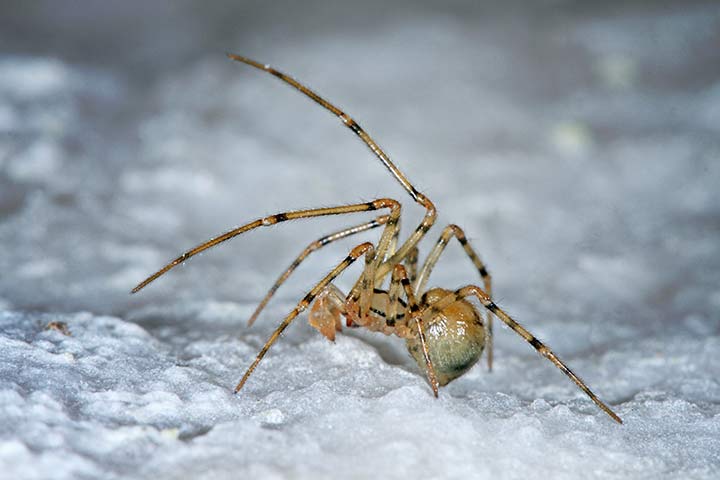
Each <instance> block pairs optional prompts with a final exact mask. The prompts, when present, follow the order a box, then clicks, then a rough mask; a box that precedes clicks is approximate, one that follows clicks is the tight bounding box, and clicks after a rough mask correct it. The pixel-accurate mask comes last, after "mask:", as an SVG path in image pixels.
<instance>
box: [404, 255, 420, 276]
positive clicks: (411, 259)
mask: <svg viewBox="0 0 720 480" xmlns="http://www.w3.org/2000/svg"><path fill="white" fill-rule="evenodd" d="M417 266H418V248H417V247H413V248H411V249H410V251H409V252H408V254H407V257H406V258H405V267H406V268H407V270H408V278H409V279H410V283H415V279H417V274H418V272H417Z"/></svg>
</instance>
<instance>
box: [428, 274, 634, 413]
mask: <svg viewBox="0 0 720 480" xmlns="http://www.w3.org/2000/svg"><path fill="white" fill-rule="evenodd" d="M471 295H474V296H476V297H477V298H478V300H480V303H481V304H482V305H483V306H484V307H485V308H487V309H488V310H489V311H491V312H492V313H493V314H494V315H496V316H497V317H498V318H499V319H500V320H502V321H503V322H505V324H506V325H507V326H508V327H510V328H512V329H513V330H514V331H515V333H517V334H518V335H520V336H521V337H523V338H524V339H525V341H526V342H528V343H529V344H530V345H532V347H533V348H534V349H535V350H537V351H538V353H539V354H540V355H542V356H543V357H545V358H547V359H548V360H550V361H551V362H552V363H554V364H555V366H556V367H557V368H559V369H560V370H561V371H562V372H563V373H564V374H565V375H567V376H568V377H569V378H570V380H572V381H573V382H575V385H577V386H578V387H579V388H580V390H582V391H583V392H585V394H586V395H587V396H588V397H590V399H591V400H592V401H593V402H595V404H596V405H597V406H598V407H600V408H601V409H602V410H603V411H604V412H605V413H607V414H608V415H609V416H610V418H612V419H613V420H615V421H616V422H618V423H622V420H621V419H620V417H619V416H618V415H617V414H616V413H615V412H613V411H612V410H611V409H610V407H608V406H607V405H606V404H605V403H603V402H602V401H601V400H600V399H599V398H598V397H597V396H596V395H595V394H594V393H593V392H592V391H591V390H590V389H589V388H588V386H587V385H586V384H585V382H583V381H582V380H581V379H580V377H578V376H577V375H575V374H574V373H573V372H572V370H570V368H568V366H567V365H565V363H563V362H562V361H561V360H560V359H559V358H558V357H557V356H556V355H555V353H553V351H552V350H550V348H549V347H547V346H546V345H545V344H544V343H542V342H541V341H540V340H538V339H537V338H535V336H534V335H533V334H532V333H530V332H529V331H527V330H526V329H525V328H523V326H522V325H520V324H519V323H518V322H516V321H515V320H513V319H512V318H510V316H509V315H508V314H507V313H505V312H504V311H503V310H502V309H500V307H498V306H497V305H496V304H495V303H494V302H493V301H492V299H491V298H490V295H488V294H487V293H485V292H484V291H483V290H482V289H481V288H480V287H478V286H476V285H468V286H466V287H463V288H460V289H458V290H455V291H454V292H452V293H450V294H448V295H446V296H445V297H443V298H441V299H440V300H438V301H437V302H435V303H433V304H432V306H430V307H427V308H425V310H424V311H423V312H421V313H420V315H421V316H423V317H426V318H427V317H428V316H432V315H434V314H435V313H436V312H437V311H439V310H442V309H443V308H444V307H446V306H448V305H450V304H451V303H453V302H456V301H458V300H461V299H463V298H465V297H469V296H471Z"/></svg>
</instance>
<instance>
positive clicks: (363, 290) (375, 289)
mask: <svg viewBox="0 0 720 480" xmlns="http://www.w3.org/2000/svg"><path fill="white" fill-rule="evenodd" d="M228 57H230V58H231V59H233V60H236V61H239V62H242V63H245V64H247V65H250V66H253V67H255V68H257V69H260V70H263V71H265V72H268V73H270V74H272V75H274V76H276V77H278V78H279V79H280V80H282V81H284V82H285V83H288V84H290V85H291V86H293V87H295V88H296V89H297V90H299V91H300V92H302V93H304V94H305V95H307V96H308V97H310V98H311V99H312V100H314V101H315V102H317V103H319V104H320V105H321V106H323V107H325V108H326V109H327V110H329V111H331V112H332V113H334V114H335V115H337V116H338V117H339V118H340V120H341V121H342V122H343V123H344V124H345V126H346V127H348V128H349V129H350V130H352V131H353V132H355V134H356V135H357V136H359V137H360V139H362V141H363V142H365V144H366V145H367V146H368V147H369V148H370V150H372V152H373V153H374V154H375V156H377V158H379V159H380V161H381V162H382V163H383V165H385V167H386V168H387V169H388V170H389V171H390V173H391V174H392V175H393V176H394V177H395V179H396V180H397V181H398V182H400V184H401V185H402V186H403V188H404V189H405V190H406V191H407V192H408V193H409V194H410V196H411V197H412V199H413V200H414V201H415V202H417V203H418V204H420V205H422V206H423V207H424V208H425V210H426V211H425V216H424V218H423V220H422V222H421V223H420V224H419V225H418V226H417V228H416V229H415V231H414V232H413V233H412V234H411V235H410V236H409V237H408V238H407V239H406V240H405V241H404V242H402V243H401V244H400V245H399V246H398V235H399V231H400V229H399V221H400V203H399V202H398V201H396V200H393V199H390V198H382V199H379V200H375V201H373V202H367V203H359V204H355V205H343V206H338V207H330V208H317V209H311V210H297V211H292V212H284V213H278V214H275V215H271V216H269V217H265V218H260V219H258V220H255V221H253V222H250V223H248V224H246V225H243V226H241V227H238V228H235V229H233V230H230V231H229V232H226V233H224V234H222V235H220V236H218V237H215V238H213V239H211V240H209V241H207V242H205V243H203V244H201V245H198V246H197V247H195V248H193V249H191V250H188V251H187V252H185V253H183V254H182V255H180V256H179V257H178V258H176V259H175V260H173V261H172V262H170V263H168V264H167V265H166V266H164V267H163V268H162V269H160V270H159V271H158V272H156V273H154V274H153V275H151V276H150V277H148V278H147V279H145V280H143V281H142V282H141V283H140V284H138V285H137V286H136V287H135V288H134V289H133V290H132V293H135V292H137V291H139V290H140V289H142V288H143V287H145V286H146V285H148V284H149V283H150V282H152V281H153V280H155V279H156V278H158V277H159V276H161V275H163V274H164V273H166V272H167V271H168V270H170V269H171V268H173V267H174V266H176V265H178V264H179V263H182V262H184V261H185V260H187V259H189V258H190V257H192V256H193V255H196V254H198V253H200V252H202V251H204V250H207V249H208V248H211V247H214V246H215V245H218V244H220V243H222V242H224V241H226V240H229V239H231V238H233V237H236V236H238V235H240V234H242V233H245V232H247V231H249V230H252V229H255V228H258V227H269V226H271V225H275V224H276V223H280V222H284V221H287V220H295V219H299V218H309V217H319V216H324V215H344V214H350V213H357V212H367V211H370V210H387V212H386V213H384V214H382V215H379V216H377V217H376V218H375V219H373V220H372V221H370V222H366V223H362V224H360V225H356V226H353V227H350V228H346V229H343V230H340V231H338V232H335V233H333V234H330V235H327V236H325V237H322V238H320V239H318V240H316V241H314V242H312V243H311V244H310V245H308V246H307V247H306V248H305V250H303V252H302V253H301V254H300V255H299V256H298V257H297V259H296V260H295V261H294V262H293V263H292V264H291V265H290V267H289V268H288V269H287V270H286V271H285V272H284V273H283V274H282V275H281V276H280V278H278V280H277V281H276V282H275V284H274V285H273V286H272V288H271V289H270V291H269V292H268V293H267V295H266V296H265V298H264V299H263V300H262V302H261V303H260V305H259V306H258V307H257V309H256V310H255V313H254V314H253V315H252V317H251V318H250V320H249V324H252V323H253V321H254V320H255V319H256V318H257V316H258V314H259V313H260V311H261V310H262V309H263V307H264V306H265V305H266V304H267V302H268V300H270V298H271V297H272V295H273V294H274V293H275V291H276V290H277V289H278V287H279V286H280V285H281V284H282V283H283V282H284V281H285V280H286V279H287V278H288V276H289V275H290V274H291V273H292V272H293V270H295V268H296V267H297V266H298V265H299V264H300V262H302V261H303V260H304V259H305V258H306V257H307V256H308V255H309V254H310V253H311V252H313V251H314V250H317V249H319V248H321V247H323V246H325V245H327V244H329V243H331V242H333V241H335V240H339V239H341V238H345V237H349V236H351V235H354V234H356V233H359V232H364V231H367V230H370V229H373V228H376V227H380V226H383V231H382V234H381V236H380V240H379V242H378V243H377V245H373V244H372V243H369V242H366V243H362V244H360V245H358V246H356V247H355V248H353V249H352V250H351V251H350V253H349V254H348V256H347V257H346V258H345V259H344V260H343V261H342V262H340V263H339V264H338V265H337V266H336V267H335V268H334V269H333V270H332V271H331V272H330V273H329V274H327V275H326V276H325V278H323V279H322V280H321V281H320V282H318V283H317V284H316V285H315V286H314V287H313V288H312V289H311V290H310V291H309V292H308V294H307V295H305V297H304V298H303V299H302V300H300V302H299V303H298V304H297V306H296V307H295V308H294V309H293V310H292V312H290V313H289V314H288V315H287V316H286V317H285V319H284V320H283V321H282V323H281V324H280V326H278V328H277V329H276V330H275V331H274V332H273V334H272V335H271V336H270V338H269V339H268V341H267V343H265V346H263V348H262V350H260V353H258V355H257V357H256V358H255V361H254V362H253V363H252V365H250V367H249V368H248V370H247V371H246V372H245V375H243V377H242V379H241V380H240V382H239V383H238V385H237V387H236V388H235V392H238V391H239V390H240V389H241V388H242V387H243V385H245V382H246V381H247V379H248V378H249V377H250V375H251V374H252V372H253V371H254V370H255V368H256V367H257V365H258V364H259V363H260V361H261V360H262V359H263V357H264V356H265V354H266V353H267V351H268V350H269V349H270V347H271V346H272V344H273V343H275V341H276V340H277V339H278V338H279V337H280V334H281V333H282V332H283V331H284V330H285V329H286V328H287V327H288V325H290V323H291V322H292V321H293V320H294V319H295V318H296V317H297V316H298V315H299V314H300V313H301V312H303V311H304V310H305V309H307V308H308V307H309V306H310V305H311V304H312V303H313V302H315V303H314V305H313V308H312V309H311V312H310V318H309V322H310V325H312V326H313V327H314V328H316V329H317V330H318V331H320V333H322V334H323V335H324V336H326V337H327V338H328V339H330V340H334V339H335V332H336V331H339V330H340V329H341V317H345V320H346V325H347V326H348V327H364V328H367V329H368V330H371V331H374V332H382V333H384V334H386V335H391V334H393V335H397V336H398V337H401V338H404V339H405V342H406V345H407V348H408V351H409V352H410V354H411V355H412V356H413V358H414V359H415V361H416V362H417V363H418V365H419V366H420V369H421V370H423V371H424V372H425V373H426V375H427V377H428V380H429V382H430V386H431V387H432V390H433V393H434V394H435V396H436V397H437V395H438V386H443V385H446V384H447V383H449V382H450V381H452V380H453V379H455V378H457V377H459V376H460V375H462V374H463V373H465V372H466V371H468V370H469V369H470V367H472V366H473V365H474V364H475V363H476V362H477V361H478V360H479V359H480V355H481V354H482V352H483V349H484V348H485V345H487V347H488V356H487V357H488V367H489V368H492V316H493V315H495V316H497V317H498V318H499V319H500V320H502V321H503V322H505V324H507V326H509V327H510V328H511V329H512V330H514V331H515V332H516V333H517V334H518V335H520V336H521V337H523V338H524V339H525V340H526V341H527V342H528V343H529V344H530V345H532V346H533V348H535V349H536V350H537V351H538V353H540V355H542V356H544V357H545V358H547V359H548V360H550V361H551V362H552V363H554V364H555V366H557V367H558V368H559V369H560V370H562V371H563V372H564V373H565V375H567V376H568V377H570V379H571V380H572V381H573V382H575V384H576V385H577V386H578V387H580V389H581V390H582V391H583V392H585V393H586V394H587V395H588V396H589V397H590V399H592V401H593V402H595V404H596V405H597V406H598V407H600V408H601V409H602V410H603V411H604V412H605V413H607V414H608V415H609V416H610V417H611V418H612V419H613V420H615V421H616V422H618V423H622V420H621V419H620V417H619V416H617V415H616V414H615V412H613V411H612V410H611V409H610V408H609V407H608V406H607V405H605V403H603V402H602V401H601V400H600V399H599V398H598V397H596V396H595V394H594V393H593V392H592V391H590V389H589V388H588V387H587V385H585V383H584V382H583V381H582V380H581V379H580V378H579V377H578V376H577V375H575V374H574V373H573V372H572V371H571V370H570V369H569V368H568V367H567V366H566V365H565V364H564V363H563V362H562V361H561V360H560V359H559V358H558V357H557V356H556V355H555V354H554V353H553V352H552V350H550V349H549V348H548V347H547V346H546V345H544V344H543V343H542V342H541V341H540V340H538V339H537V338H535V337H534V336H533V335H532V334H531V333H530V332H528V331H527V330H526V329H525V328H523V327H522V326H521V325H520V324H519V323H517V322H516V321H515V320H513V319H512V318H510V316H508V315H507V314H506V313H505V312H504V311H503V310H502V309H500V307H498V306H497V305H496V304H495V303H494V302H493V301H492V299H491V279H490V274H488V272H487V269H486V268H485V266H484V265H483V263H482V261H481V260H480V258H479V257H478V255H477V254H476V253H475V251H474V250H473V248H472V247H471V246H470V244H469V243H468V241H467V239H466V237H465V234H464V233H463V231H462V229H461V228H460V227H458V226H457V225H448V226H447V227H445V229H444V230H443V231H442V234H441V235H440V238H439V240H438V241H437V243H436V244H435V246H434V247H433V249H432V250H431V252H430V254H429V255H428V257H427V259H426V260H425V262H424V263H423V265H422V267H421V268H420V269H419V271H418V268H417V244H418V242H420V240H422V238H423V237H424V236H425V234H426V233H427V232H428V230H430V228H431V227H432V226H433V224H434V223H435V219H436V210H435V206H434V205H433V203H432V202H431V201H430V199H429V198H427V197H426V196H425V195H423V194H422V193H420V192H419V191H418V190H417V189H416V188H415V187H414V186H413V185H412V184H411V183H410V181H409V180H408V179H407V177H405V175H403V174H402V172H400V170H399V169H398V168H397V167H396V166H395V164H394V163H393V162H392V161H390V158H389V157H388V156H387V155H386V154H385V152H384V151H383V150H382V149H381V148H380V147H379V146H378V144H377V143H375V141H374V140H373V139H372V138H370V136H369V135H368V134H367V133H366V132H365V130H363V129H362V128H361V127H360V125H358V124H357V122H355V120H353V119H352V118H350V117H349V116H348V115H347V114H346V113H345V112H343V111H342V110H340V109H338V108H337V107H335V106H334V105H332V104H331V103H329V102H328V101H326V100H325V99H323V98H322V97H320V96H319V95H317V94H316V93H315V92H313V91H312V90H310V89H309V88H307V87H305V86H304V85H302V84H300V83H299V82H298V81H296V80H295V79H293V78H291V77H289V76H287V75H285V74H284V73H281V72H279V71H277V70H275V69H274V68H272V67H270V66H269V65H263V64H261V63H258V62H256V61H254V60H250V59H249V58H245V57H241V56H239V55H230V54H228ZM453 237H454V238H456V239H457V240H458V242H459V243H460V245H461V246H462V247H463V249H464V250H465V253H467V255H468V257H470V260H471V261H472V262H473V264H474V265H475V267H476V268H477V270H478V273H479V274H480V277H481V278H482V280H483V288H480V287H478V286H476V285H468V286H465V287H462V288H459V289H457V290H446V289H443V288H432V289H430V290H427V291H426V290H425V285H426V284H427V280H428V277H429V275H430V272H431V271H432V269H433V267H434V266H435V264H436V263H437V261H438V258H439V257H440V255H441V254H442V252H443V250H444V249H445V247H446V246H447V244H448V242H449V241H450V239H451V238H453ZM362 256H364V257H365V268H364V270H363V272H362V274H361V275H360V278H359V279H358V281H357V282H356V283H355V285H354V286H353V288H352V289H351V290H350V292H349V293H348V294H347V295H345V294H344V293H343V292H342V291H341V290H340V289H339V288H338V287H336V286H335V285H334V284H333V283H332V282H333V280H334V279H335V278H336V277H337V276H338V275H340V273H342V272H343V271H344V270H345V269H346V268H348V266H350V264H352V263H353V262H354V261H355V260H357V259H358V258H360V257H362ZM388 275H391V279H390V284H389V287H388V288H387V290H384V289H382V286H383V284H384V283H385V281H386V279H387V277H388ZM473 296H474V297H476V298H477V299H478V300H479V301H480V303H481V304H482V305H483V307H485V308H486V309H487V310H488V311H489V313H488V316H487V322H486V323H485V322H483V319H482V317H481V315H480V313H479V312H478V311H477V309H476V307H475V306H474V305H473V304H472V303H470V302H469V301H468V300H466V297H473ZM403 297H404V298H403Z"/></svg>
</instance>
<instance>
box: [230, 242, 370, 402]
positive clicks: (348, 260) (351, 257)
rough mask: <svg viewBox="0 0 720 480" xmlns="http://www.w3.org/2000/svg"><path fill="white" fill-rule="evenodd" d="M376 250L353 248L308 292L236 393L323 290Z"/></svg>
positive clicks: (243, 379) (277, 330)
mask: <svg viewBox="0 0 720 480" xmlns="http://www.w3.org/2000/svg"><path fill="white" fill-rule="evenodd" d="M374 251H375V249H374V248H373V244H372V243H369V242H367V243H361V244H360V245H358V246H357V247H355V248H353V249H352V251H350V253H349V254H348V256H347V257H345V259H344V260H343V261H342V262H340V263H339V264H338V265H337V266H336V267H335V268H333V269H332V271H331V272H330V273H328V274H327V275H326V276H325V278H323V279H322V280H320V282H318V283H317V284H316V285H315V286H314V287H313V288H312V289H311V290H310V292H308V294H307V295H305V297H303V299H302V300H300V302H299V303H298V304H297V306H296V307H295V308H294V309H293V310H292V312H290V313H289V314H288V315H287V316H286V317H285V319H284V320H283V321H282V323H281V324H280V325H279V326H278V328H277V329H276V330H275V331H274V332H273V333H272V335H270V338H269V339H268V341H267V342H266V343H265V345H264V346H263V348H262V349H261V350H260V352H259V353H258V354H257V357H255V361H254V362H253V363H252V365H250V367H249V368H248V369H247V371H246V372H245V375H243V377H242V379H241V380H240V382H239V383H238V384H237V386H236V387H235V393H237V392H239V391H240V389H241V388H242V387H243V385H245V382H247V379H248V377H250V375H251V374H252V372H253V371H254V370H255V368H256V367H257V366H258V364H259V363H260V361H261V360H262V359H263V357H264V356H265V354H266V353H267V351H268V350H269V349H270V347H271V346H272V345H273V343H275V342H276V341H277V339H278V338H280V334H281V333H282V332H283V331H284V330H285V329H286V328H287V327H288V326H289V325H290V323H291V322H292V321H293V320H294V319H295V318H296V317H297V316H298V315H299V314H300V313H301V312H303V311H305V309H307V307H308V306H309V305H310V304H311V303H312V301H313V300H314V299H315V297H317V296H318V295H319V294H320V292H322V291H323V289H324V288H325V287H326V286H327V285H329V284H330V282H332V281H333V280H334V279H335V277H337V276H338V275H340V274H341V273H342V272H343V271H344V270H345V269H346V268H348V267H349V266H350V265H351V264H352V263H353V262H354V261H355V260H357V259H358V258H360V257H361V256H362V255H374Z"/></svg>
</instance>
